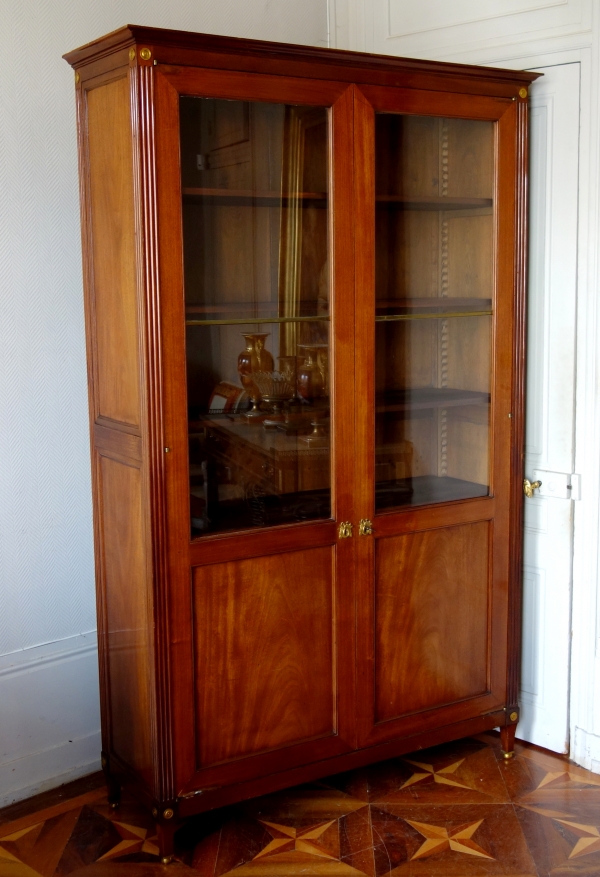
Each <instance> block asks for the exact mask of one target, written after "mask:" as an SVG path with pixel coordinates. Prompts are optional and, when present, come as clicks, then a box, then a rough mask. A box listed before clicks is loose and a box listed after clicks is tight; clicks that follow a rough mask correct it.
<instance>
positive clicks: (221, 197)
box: [182, 187, 328, 207]
mask: <svg viewBox="0 0 600 877" xmlns="http://www.w3.org/2000/svg"><path fill="white" fill-rule="evenodd" d="M182 194H183V197H184V199H188V200H190V201H196V200H197V199H199V198H201V199H202V201H203V203H206V202H208V203H212V204H229V205H248V206H253V207H277V206H280V205H281V204H282V203H289V202H290V201H294V202H298V201H300V202H305V203H306V204H312V205H315V204H316V205H317V206H319V207H326V206H327V202H328V197H327V192H277V191H273V192H265V191H262V192H261V191H254V190H252V189H197V188H189V187H185V188H183V189H182Z"/></svg>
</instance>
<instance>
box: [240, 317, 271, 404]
mask: <svg viewBox="0 0 600 877" xmlns="http://www.w3.org/2000/svg"><path fill="white" fill-rule="evenodd" d="M270 334H271V333H270V332H252V333H246V332H242V336H243V338H244V339H245V341H246V349H245V350H242V352H241V353H240V355H239V356H238V362H237V366H238V374H239V376H240V380H241V382H242V386H243V388H244V389H245V391H246V392H247V393H248V396H249V397H250V401H251V402H252V408H251V409H250V411H248V413H247V414H246V417H259V416H261V414H262V413H261V410H260V403H261V400H262V395H261V392H260V390H259V388H258V387H257V385H256V383H255V382H254V380H253V378H252V375H253V373H255V372H272V371H273V367H274V362H273V357H272V356H271V354H270V353H269V351H268V350H267V349H266V348H265V340H266V339H267V338H268V337H269V335H270Z"/></svg>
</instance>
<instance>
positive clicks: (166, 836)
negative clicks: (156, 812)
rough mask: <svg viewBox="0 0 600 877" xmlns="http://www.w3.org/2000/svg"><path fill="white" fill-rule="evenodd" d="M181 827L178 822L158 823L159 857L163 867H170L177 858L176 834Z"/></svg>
mask: <svg viewBox="0 0 600 877" xmlns="http://www.w3.org/2000/svg"><path fill="white" fill-rule="evenodd" d="M179 827H180V826H179V825H178V824H177V823H176V822H164V821H163V820H161V821H160V822H158V823H157V826H156V834H157V839H158V855H159V856H160V861H161V863H162V864H163V865H169V864H170V863H171V862H172V861H173V860H174V858H175V832H176V831H177V829H178V828H179Z"/></svg>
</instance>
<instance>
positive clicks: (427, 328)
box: [375, 114, 494, 510]
mask: <svg viewBox="0 0 600 877" xmlns="http://www.w3.org/2000/svg"><path fill="white" fill-rule="evenodd" d="M376 118H377V121H376V152H377V162H376V168H377V170H376V317H375V319H376V393H377V398H376V430H375V482H376V495H375V506H376V509H378V510H383V509H390V508H397V507H400V506H403V505H422V504H424V503H431V502H443V501H447V500H452V499H465V498H467V497H474V496H486V495H487V494H488V493H489V449H490V442H489V430H490V390H491V360H490V354H491V320H492V316H491V315H492V295H493V228H494V226H493V221H494V217H493V179H494V174H493V171H494V126H493V123H492V122H478V121H467V120H463V119H439V118H433V117H421V116H400V115H384V114H379V115H378V116H377V117H376Z"/></svg>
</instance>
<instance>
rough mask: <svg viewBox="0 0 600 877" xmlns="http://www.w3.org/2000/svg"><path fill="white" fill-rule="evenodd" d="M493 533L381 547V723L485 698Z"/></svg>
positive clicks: (468, 531) (392, 540)
mask: <svg viewBox="0 0 600 877" xmlns="http://www.w3.org/2000/svg"><path fill="white" fill-rule="evenodd" d="M489 527H490V524H489V522H488V521H482V522H479V523H475V524H464V525H461V526H458V527H447V528H443V529H439V530H428V531H425V532H420V533H413V534H409V535H404V536H393V537H389V538H383V539H379V540H378V541H377V549H376V589H375V643H376V647H375V717H376V721H377V722H384V721H387V720H390V719H395V718H399V717H401V716H405V715H409V714H411V713H416V712H420V711H422V710H427V709H431V708H433V707H438V706H444V705H449V704H452V703H456V702H457V701H461V700H465V699H467V698H472V697H476V696H477V695H481V694H484V693H485V692H486V691H487V690H488V678H489V648H488V636H489V634H488V616H489V605H488V603H489V597H488V593H489V584H488V577H489V571H488V570H489V535H490V534H489Z"/></svg>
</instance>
